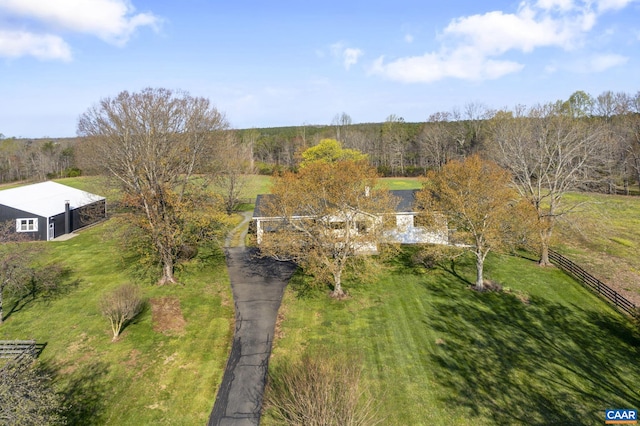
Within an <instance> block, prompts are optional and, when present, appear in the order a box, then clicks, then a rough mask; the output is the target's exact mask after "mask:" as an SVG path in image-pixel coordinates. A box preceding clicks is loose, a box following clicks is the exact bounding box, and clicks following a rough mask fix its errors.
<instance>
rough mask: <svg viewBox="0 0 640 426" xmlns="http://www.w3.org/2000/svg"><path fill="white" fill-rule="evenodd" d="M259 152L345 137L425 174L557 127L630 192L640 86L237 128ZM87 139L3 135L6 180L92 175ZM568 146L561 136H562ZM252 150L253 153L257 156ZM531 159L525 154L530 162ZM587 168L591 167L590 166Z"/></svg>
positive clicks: (378, 163) (638, 170) (395, 172)
mask: <svg viewBox="0 0 640 426" xmlns="http://www.w3.org/2000/svg"><path fill="white" fill-rule="evenodd" d="M230 132H231V133H232V134H233V136H234V138H235V139H236V140H237V144H238V145H241V146H243V147H244V148H246V149H245V150H243V152H246V153H247V155H252V158H251V159H252V160H253V162H252V163H253V164H254V165H255V171H256V172H258V173H263V174H270V173H272V172H273V171H275V170H281V169H285V168H295V167H296V165H297V164H298V162H299V161H300V158H299V157H300V153H301V152H302V151H304V150H305V149H306V148H308V147H310V146H313V145H315V144H317V143H318V142H319V141H320V140H321V139H325V138H332V139H337V140H338V141H340V142H341V143H342V145H343V147H345V148H351V149H357V150H360V151H362V152H364V153H366V154H367V155H368V157H369V160H370V162H371V164H372V165H374V166H375V167H376V168H377V169H378V171H379V173H380V174H381V175H384V176H417V175H422V174H424V173H425V172H426V171H427V170H430V169H438V168H440V167H442V166H443V165H444V164H446V163H447V162H448V161H449V160H451V159H454V158H463V157H465V156H467V155H469V154H471V153H480V154H482V155H483V156H485V157H488V158H490V159H491V158H495V159H497V157H498V156H499V153H498V152H497V151H498V150H499V149H500V144H498V143H497V140H499V139H500V138H505V137H507V135H511V136H510V137H512V138H516V139H524V140H527V141H529V142H528V143H530V144H535V143H536V141H539V140H540V139H541V138H544V139H547V138H549V136H550V133H551V132H555V134H554V137H555V138H557V140H558V141H561V140H567V139H571V138H583V139H585V140H587V139H588V143H589V144H591V145H593V144H595V145H597V148H598V149H596V150H590V152H592V154H590V155H591V156H592V157H593V158H591V162H590V163H591V164H590V167H589V168H582V169H581V170H583V173H585V174H584V176H583V181H584V185H585V187H587V188H588V189H590V190H597V191H602V192H615V191H621V192H624V193H628V192H629V191H630V188H631V187H632V186H635V185H637V186H638V187H640V91H639V92H637V93H636V94H628V93H623V92H611V91H606V92H603V93H601V94H600V95H598V96H595V97H593V96H591V95H589V94H587V93H585V92H582V91H578V92H575V93H573V94H572V95H571V96H570V97H569V99H567V100H559V101H556V102H552V103H548V104H541V105H535V106H532V107H525V106H522V105H518V106H515V107H513V108H503V109H492V108H489V107H487V106H485V105H483V104H481V103H469V104H466V105H464V106H462V107H461V108H456V109H454V110H452V111H442V112H437V113H434V114H431V115H430V116H429V117H428V118H427V119H426V120H425V122H422V123H409V122H405V121H404V119H403V118H402V117H399V116H397V115H394V114H391V115H389V116H388V117H387V119H386V120H385V121H384V122H382V123H359V124H354V123H352V119H351V117H350V116H349V115H348V114H347V113H344V112H343V113H339V114H337V115H336V116H335V117H334V119H333V120H332V122H331V124H327V125H301V126H291V127H277V128H252V129H243V130H232V131H230ZM81 144H82V139H81V138H68V139H38V140H19V139H15V138H4V137H1V139H0V182H10V181H15V180H24V179H27V180H36V181H37V180H45V179H50V178H54V177H64V176H73V175H77V174H79V173H81V170H80V169H83V172H84V173H91V171H90V170H87V169H86V167H85V168H83V167H82V166H83V164H85V163H86V162H85V161H83V158H82V157H83V155H91V154H90V153H85V152H84V150H82V149H78V148H79V147H81ZM558 144H559V145H558V149H560V145H561V144H560V142H558ZM251 153H252V154H251ZM525 160H526V159H523V161H525ZM584 170H587V171H586V172H585V171H584Z"/></svg>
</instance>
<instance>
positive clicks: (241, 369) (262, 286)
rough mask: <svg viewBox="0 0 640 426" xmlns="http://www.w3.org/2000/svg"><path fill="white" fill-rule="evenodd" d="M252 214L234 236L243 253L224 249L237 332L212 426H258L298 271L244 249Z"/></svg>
mask: <svg viewBox="0 0 640 426" xmlns="http://www.w3.org/2000/svg"><path fill="white" fill-rule="evenodd" d="M250 217H251V216H250V214H249V215H245V220H244V221H243V222H242V223H241V224H240V225H238V227H236V228H235V229H234V231H232V234H234V233H235V234H237V233H239V232H240V233H242V235H241V238H240V241H241V243H240V244H241V245H242V247H229V245H230V244H231V241H233V240H234V239H233V238H232V237H231V236H230V237H229V238H228V239H227V244H226V245H227V248H226V249H225V253H226V258H227V269H228V271H229V279H230V280H231V289H232V290H233V299H234V302H235V307H236V330H235V334H234V338H233V345H232V348H231V353H230V354H229V359H228V360H227V367H226V369H225V373H224V377H223V378H222V383H221V384H220V389H219V390H218V395H217V397H216V401H215V404H214V406H213V410H212V412H211V416H210V418H209V423H208V424H209V425H258V424H260V410H261V408H262V395H263V393H264V386H265V382H266V377H267V367H268V363H269V356H270V354H271V343H272V341H273V333H274V330H275V324H276V317H277V315H278V309H279V307H280V302H281V301H282V293H283V292H284V289H285V287H286V285H287V282H288V281H289V278H290V277H291V274H292V273H293V271H294V270H295V266H294V265H292V264H290V263H283V262H277V261H274V260H271V259H264V258H260V257H258V256H257V253H256V250H255V249H251V248H245V247H244V235H246V229H247V227H246V224H247V222H248V220H249V219H250Z"/></svg>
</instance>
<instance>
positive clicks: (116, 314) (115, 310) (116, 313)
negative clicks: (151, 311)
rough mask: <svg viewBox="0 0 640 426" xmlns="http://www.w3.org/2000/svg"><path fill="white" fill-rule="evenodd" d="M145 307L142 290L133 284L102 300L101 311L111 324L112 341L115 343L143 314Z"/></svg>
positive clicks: (122, 287) (124, 286)
mask: <svg viewBox="0 0 640 426" xmlns="http://www.w3.org/2000/svg"><path fill="white" fill-rule="evenodd" d="M143 306H144V301H143V299H142V297H141V295H140V289H139V288H138V287H136V286H134V285H132V284H124V285H122V286H120V287H118V288H117V289H115V290H114V291H113V292H111V293H108V294H106V295H105V296H104V297H103V298H102V300H101V301H100V309H101V311H102V315H104V316H105V317H106V318H107V319H108V320H109V323H110V324H111V331H112V332H113V339H112V340H114V341H115V340H116V339H117V338H118V336H119V335H120V332H121V331H122V329H123V328H124V327H125V326H126V325H127V324H128V323H129V322H131V320H133V319H134V318H135V317H136V316H138V314H139V313H140V312H142V308H143Z"/></svg>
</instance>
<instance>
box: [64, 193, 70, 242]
mask: <svg viewBox="0 0 640 426" xmlns="http://www.w3.org/2000/svg"><path fill="white" fill-rule="evenodd" d="M70 232H71V207H70V206H69V200H65V201H64V233H65V234H69V233H70Z"/></svg>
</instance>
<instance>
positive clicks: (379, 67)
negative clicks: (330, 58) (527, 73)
mask: <svg viewBox="0 0 640 426" xmlns="http://www.w3.org/2000/svg"><path fill="white" fill-rule="evenodd" d="M522 67H523V65H521V64H519V63H517V62H512V61H501V60H493V59H488V58H487V57H485V56H483V55H481V54H477V53H476V52H474V51H473V50H469V49H465V50H462V49H461V50H458V51H456V52H454V53H453V54H451V55H446V54H438V53H427V54H425V55H423V56H413V57H408V58H401V59H398V60H396V61H393V62H390V63H387V64H385V63H384V58H383V57H380V58H378V59H377V60H376V61H375V62H374V64H373V67H372V69H371V70H370V72H371V73H373V74H383V75H385V76H386V77H388V78H390V79H392V80H396V81H402V82H405V83H432V82H434V81H438V80H442V79H443V78H447V77H452V78H458V79H462V80H494V79H497V78H500V77H502V76H504V75H507V74H510V73H513V72H517V71H520V70H521V69H522Z"/></svg>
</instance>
